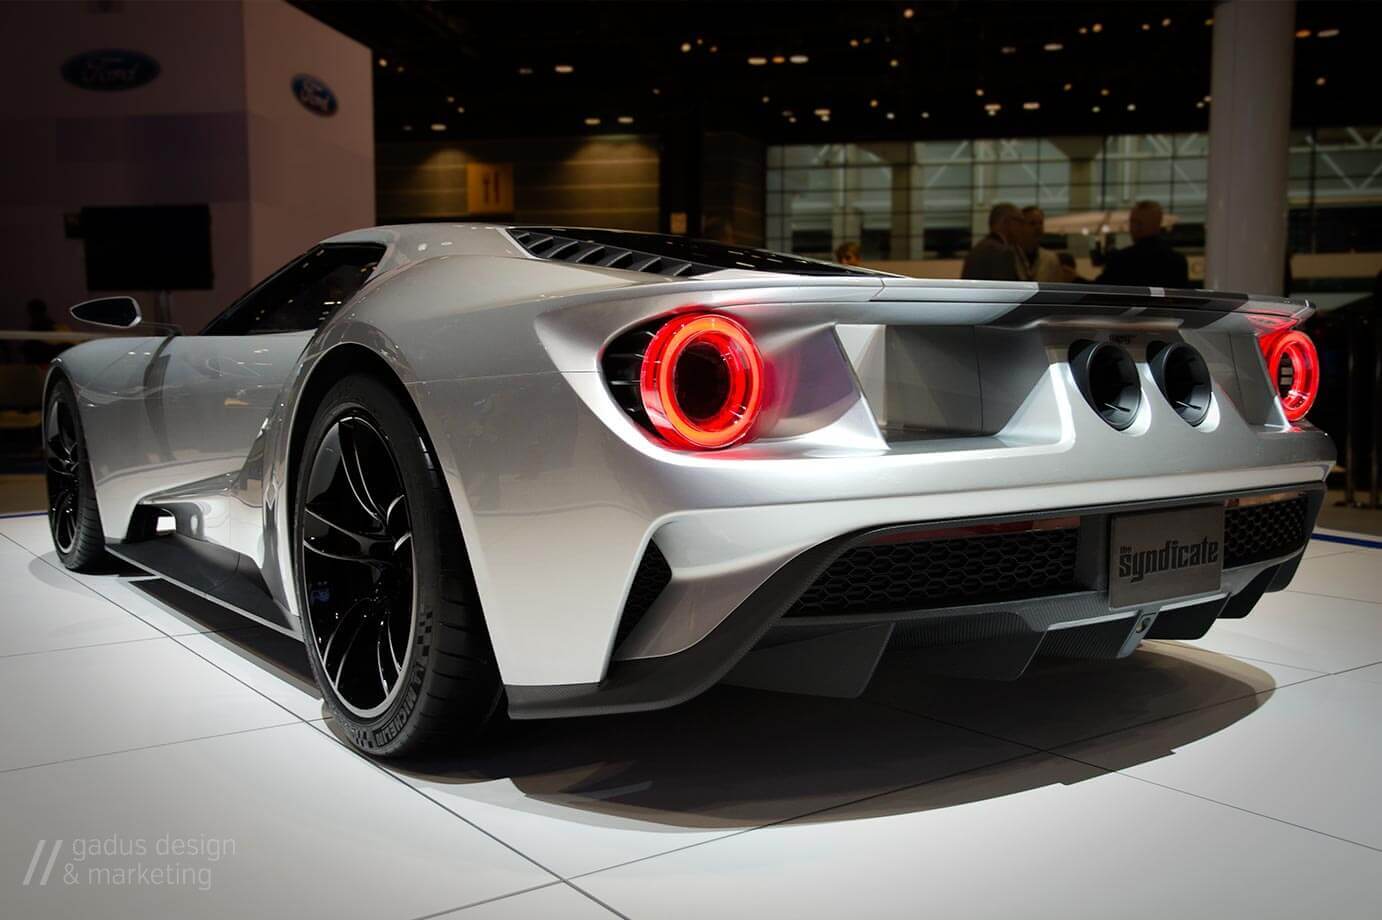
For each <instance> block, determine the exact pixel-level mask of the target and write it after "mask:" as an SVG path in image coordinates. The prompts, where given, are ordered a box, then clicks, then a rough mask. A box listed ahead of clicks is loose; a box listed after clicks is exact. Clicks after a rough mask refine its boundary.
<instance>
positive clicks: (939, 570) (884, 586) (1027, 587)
mask: <svg viewBox="0 0 1382 920" xmlns="http://www.w3.org/2000/svg"><path fill="white" fill-rule="evenodd" d="M1078 546H1079V531H1078V530H1076V529H1073V528H1072V529H1067V530H1034V531H1024V532H1022V533H1011V534H994V535H987V536H978V537H962V538H959V539H944V540H924V541H918V542H915V543H881V544H873V545H867V546H857V547H855V548H854V549H851V550H849V551H847V552H846V553H845V554H844V555H843V556H841V557H840V558H839V559H837V560H835V562H834V563H832V564H831V565H830V567H829V568H827V569H826V570H825V573H824V574H822V575H821V576H820V577H819V578H817V579H816V581H815V582H814V583H813V584H812V585H811V587H809V588H807V589H806V592H805V593H804V594H803V595H802V596H801V597H800V599H798V600H797V602H796V604H795V605H794V606H793V607H792V609H791V610H790V611H788V616H832V615H838V614H855V613H889V612H895V611H901V610H924V609H928V608H940V607H954V606H959V605H961V604H980V603H989V602H998V601H1004V600H1013V599H1016V598H1029V597H1041V596H1045V595H1050V594H1061V593H1064V592H1066V591H1074V590H1078V589H1079V585H1078V583H1077V581H1076V577H1075V555H1076V549H1077V548H1078Z"/></svg>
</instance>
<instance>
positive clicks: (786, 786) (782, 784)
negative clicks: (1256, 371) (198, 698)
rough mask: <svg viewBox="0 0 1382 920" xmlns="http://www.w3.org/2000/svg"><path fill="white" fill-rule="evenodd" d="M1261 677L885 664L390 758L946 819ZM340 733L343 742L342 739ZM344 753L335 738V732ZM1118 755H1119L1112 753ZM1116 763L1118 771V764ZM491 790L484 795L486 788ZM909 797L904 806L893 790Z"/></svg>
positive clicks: (1173, 745)
mask: <svg viewBox="0 0 1382 920" xmlns="http://www.w3.org/2000/svg"><path fill="white" fill-rule="evenodd" d="M138 587H139V590H141V591H142V592H144V593H147V594H148V595H149V596H150V597H153V598H156V599H157V600H159V601H160V602H161V603H163V604H165V605H168V606H172V607H176V608H177V609H178V612H179V613H180V614H181V615H183V616H184V617H186V618H187V619H188V621H189V622H200V623H202V624H203V625H204V626H205V627H206V628H208V629H212V630H218V632H216V634H215V637H216V640H217V641H219V642H220V643H221V644H222V645H223V646H224V647H226V648H228V649H230V650H232V651H233V652H235V653H236V654H238V655H240V656H241V657H242V658H244V659H245V660H246V661H248V662H250V663H252V664H254V665H255V666H256V667H258V668H260V669H262V670H263V671H265V672H266V673H267V674H269V675H272V676H273V677H275V678H276V679H279V680H282V681H284V682H285V683H288V684H291V685H293V686H295V687H296V688H297V689H299V690H305V691H308V692H310V693H312V694H313V695H317V693H316V690H315V686H314V684H313V682H312V675H311V670H310V667H309V665H308V663H307V658H306V653H305V651H304V649H303V647H302V645H301V644H300V643H299V642H297V641H296V640H295V639H292V638H290V637H287V636H283V635H280V634H278V633H274V632H272V631H270V630H267V629H264V628H260V627H248V628H240V629H234V628H232V629H226V628H224V625H225V617H226V616H232V617H233V616H234V614H229V613H228V612H227V611H225V610H223V609H222V608H219V607H218V606H217V605H215V604H212V603H210V602H208V601H205V600H203V599H202V598H199V597H197V596H195V595H192V594H188V593H187V592H184V591H181V590H180V589H178V588H175V587H173V586H171V585H167V584H166V583H162V582H159V581H153V580H150V581H140V582H139V583H138ZM1275 688H1276V683H1275V681H1274V680H1273V678H1272V676H1271V675H1270V674H1268V673H1266V672H1265V671H1263V670H1261V669H1260V668H1257V667H1254V666H1253V665H1252V664H1250V663H1247V662H1243V661H1240V660H1238V659H1234V658H1230V657H1228V656H1226V655H1221V654H1217V653H1214V652H1210V651H1206V650H1203V649H1199V648H1195V647H1192V646H1187V645H1183V644H1179V643H1168V642H1146V643H1143V646H1142V647H1141V648H1140V649H1139V650H1138V651H1137V652H1136V653H1134V654H1133V655H1132V656H1131V657H1129V658H1127V659H1123V660H1120V661H1080V660H1070V659H1039V660H1038V661H1036V662H1035V663H1034V664H1033V665H1032V667H1031V668H1029V669H1028V671H1027V673H1026V674H1025V675H1024V676H1023V677H1022V678H1021V679H1019V680H1016V681H1012V682H998V681H983V680H962V679H955V678H938V677H929V676H926V675H924V674H919V673H917V672H916V669H915V667H913V666H912V664H911V663H910V662H909V660H908V658H907V657H906V656H905V655H902V656H889V657H885V659H884V661H883V662H882V664H881V665H880V666H879V669H878V672H877V673H876V674H875V675H874V679H873V682H872V683H871V684H870V686H869V689H868V690H867V691H866V692H865V694H864V695H863V696H862V697H860V698H859V699H853V700H845V699H832V698H824V697H809V696H798V695H792V694H784V693H771V692H767V691H760V690H748V689H743V688H738V687H731V686H723V685H722V686H717V687H714V688H712V689H711V690H710V691H708V692H707V693H705V694H703V695H702V696H700V697H698V698H696V699H694V700H691V701H690V702H688V703H685V704H683V705H681V706H677V707H674V708H672V709H666V710H661V711H657V712H648V713H637V714H630V715H614V716H595V717H588V718H577V719H553V720H544V721H508V720H500V721H499V722H498V723H497V724H496V725H495V726H493V727H492V728H491V729H490V730H489V731H488V732H486V733H485V734H484V735H483V736H482V737H481V738H479V739H476V740H474V741H472V742H470V743H469V744H466V745H463V746H462V747H461V748H460V749H459V750H458V751H457V752H456V753H455V754H452V755H449V756H446V757H433V758H428V759H395V760H388V761H385V762H384V765H385V766H386V767H387V768H388V769H389V770H391V771H393V772H394V773H396V774H398V775H400V776H401V777H403V778H404V779H406V780H408V781H409V782H413V783H415V784H417V785H419V786H421V787H423V788H427V787H442V788H444V789H445V790H446V791H447V792H448V793H449V794H455V795H457V796H459V797H461V798H464V797H466V796H467V791H466V787H467V786H474V787H475V794H476V795H477V797H482V798H484V799H486V800H487V801H490V802H491V803H494V802H495V799H494V796H495V794H496V793H495V792H494V783H495V782H496V781H503V782H506V783H507V784H511V786H512V791H511V793H509V794H503V795H501V796H500V801H501V802H502V804H503V805H504V806H505V807H508V808H512V809H519V810H531V811H533V812H540V813H542V814H544V815H547V816H551V815H552V814H553V810H554V809H556V810H557V811H558V813H559V814H560V815H561V817H562V819H563V820H570V821H578V822H579V821H586V822H589V823H592V824H602V825H610V824H613V825H616V826H619V825H623V824H625V823H637V824H644V825H646V824H654V825H663V826H667V827H670V828H696V829H725V830H734V829H740V828H749V827H758V826H762V825H764V824H770V823H773V822H777V821H785V820H789V819H804V820H808V821H841V820H850V819H854V818H860V817H868V816H877V815H880V814H889V813H897V812H899V811H906V812H912V811H920V810H927V809H931V808H944V807H949V806H952V805H957V804H962V803H965V802H974V801H982V800H985V799H993V798H999V797H1002V796H1007V795H1013V794H1017V793H1021V792H1024V791H1028V790H1032V789H1036V788H1040V787H1043V786H1047V785H1051V784H1053V783H1062V784H1068V783H1074V782H1079V781H1082V780H1084V779H1088V778H1091V777H1095V776H1100V775H1103V773H1104V772H1105V771H1103V770H1100V769H1098V768H1095V767H1092V766H1087V765H1085V764H1082V763H1078V762H1076V761H1074V760H1058V759H1053V758H1049V757H1044V758H1043V757H1033V756H1031V755H1033V754H1036V753H1037V752H1040V751H1045V750H1051V749H1054V748H1059V747H1061V746H1063V745H1068V744H1073V743H1075V742H1079V741H1084V740H1088V739H1090V738H1095V737H1100V736H1104V735H1108V734H1110V733H1113V732H1117V731H1121V730H1124V729H1128V728H1132V727H1134V726H1140V728H1139V730H1138V731H1137V732H1132V733H1129V734H1130V738H1129V740H1128V743H1127V744H1126V745H1123V746H1122V747H1121V748H1118V749H1116V750H1115V751H1114V752H1113V754H1112V755H1110V753H1109V751H1108V750H1107V749H1104V750H1102V751H1101V756H1103V757H1109V756H1112V757H1113V759H1114V760H1116V761H1120V762H1119V763H1118V766H1119V767H1120V768H1126V767H1131V766H1134V765H1135V764H1137V763H1143V762H1147V761H1149V760H1155V759H1159V758H1161V757H1166V756H1173V755H1174V752H1175V751H1176V749H1177V748H1180V747H1183V746H1185V745H1187V744H1191V743H1193V742H1194V741H1196V740H1198V739H1200V738H1203V737H1206V736H1208V735H1212V734H1214V733H1216V732H1219V731H1222V730H1224V729H1226V728H1228V727H1229V726H1231V725H1233V724H1234V723H1235V722H1237V721H1238V720H1240V719H1243V718H1246V717H1249V716H1250V715H1251V714H1252V713H1253V712H1254V711H1255V710H1256V709H1257V708H1259V707H1260V706H1263V705H1265V704H1266V703H1268V702H1269V700H1270V699H1271V696H1272V693H1273V691H1274V690H1275ZM326 725H327V728H328V729H333V730H334V725H333V723H332V721H331V720H330V719H328V720H327V722H326ZM338 737H339V734H338ZM342 741H343V743H344V739H342ZM1120 751H1123V752H1126V756H1123V757H1121V758H1120V757H1119V752H1120ZM1121 761H1126V762H1121ZM482 787H485V791H483V792H482V791H481V788H482ZM902 789H912V791H911V792H909V793H908V794H906V795H893V796H889V795H886V793H889V792H895V791H898V790H902Z"/></svg>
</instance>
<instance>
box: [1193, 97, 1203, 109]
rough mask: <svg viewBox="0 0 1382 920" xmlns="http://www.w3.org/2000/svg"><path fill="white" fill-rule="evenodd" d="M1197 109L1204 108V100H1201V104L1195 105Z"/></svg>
mask: <svg viewBox="0 0 1382 920" xmlns="http://www.w3.org/2000/svg"><path fill="white" fill-rule="evenodd" d="M1195 108H1197V109H1202V108H1204V100H1203V99H1201V100H1200V101H1199V102H1197V103H1195Z"/></svg>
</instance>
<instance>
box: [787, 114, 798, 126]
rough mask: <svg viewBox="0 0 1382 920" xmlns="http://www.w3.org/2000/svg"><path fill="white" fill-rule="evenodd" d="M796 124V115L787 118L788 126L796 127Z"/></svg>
mask: <svg viewBox="0 0 1382 920" xmlns="http://www.w3.org/2000/svg"><path fill="white" fill-rule="evenodd" d="M796 123H797V117H796V116H795V115H789V116H787V124H789V125H794V124H796Z"/></svg>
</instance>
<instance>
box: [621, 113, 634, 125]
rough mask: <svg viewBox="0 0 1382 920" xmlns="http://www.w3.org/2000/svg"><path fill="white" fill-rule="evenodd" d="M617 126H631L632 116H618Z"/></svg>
mask: <svg viewBox="0 0 1382 920" xmlns="http://www.w3.org/2000/svg"><path fill="white" fill-rule="evenodd" d="M619 124H621V125H631V124H633V116H632V115H620V116H619Z"/></svg>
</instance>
